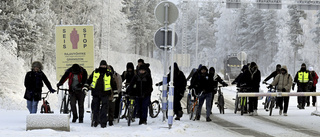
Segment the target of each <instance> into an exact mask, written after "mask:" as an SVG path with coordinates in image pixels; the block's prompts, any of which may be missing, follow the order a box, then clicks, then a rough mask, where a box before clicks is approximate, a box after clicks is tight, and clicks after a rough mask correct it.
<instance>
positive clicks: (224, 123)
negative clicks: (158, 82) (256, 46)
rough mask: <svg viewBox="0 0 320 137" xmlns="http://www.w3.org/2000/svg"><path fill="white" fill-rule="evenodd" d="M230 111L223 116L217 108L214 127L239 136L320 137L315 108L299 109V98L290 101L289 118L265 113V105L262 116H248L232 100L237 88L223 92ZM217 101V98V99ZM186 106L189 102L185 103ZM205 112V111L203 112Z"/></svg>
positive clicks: (230, 88)
mask: <svg viewBox="0 0 320 137" xmlns="http://www.w3.org/2000/svg"><path fill="white" fill-rule="evenodd" d="M222 91H223V92H224V96H225V101H226V106H225V107H226V108H227V109H226V110H225V114H219V112H218V108H217V107H216V106H213V107H214V108H213V115H211V119H212V120H213V121H212V122H211V123H214V124H216V125H218V126H221V127H223V129H225V130H226V131H228V132H231V133H234V132H235V133H237V134H238V135H239V136H259V137H261V136H265V137H267V136H297V137H298V136H320V132H319V131H318V130H317V129H318V127H319V126H320V123H319V122H318V120H319V117H317V116H311V112H313V111H314V110H315V107H306V109H305V110H299V109H298V108H297V107H296V105H297V103H295V102H296V97H290V103H289V110H288V115H289V116H287V117H285V116H280V115H279V109H275V110H274V111H273V115H272V116H269V112H266V111H265V110H263V105H261V104H262V102H263V100H259V103H258V114H259V115H258V116H248V115H247V114H244V115H243V116H241V115H240V114H239V113H237V114H234V112H233V110H234V101H233V100H232V98H234V97H235V95H236V92H235V91H236V89H235V87H227V88H223V90H222ZM215 99H216V97H215ZM183 104H184V105H185V104H186V98H184V100H183ZM202 110H205V108H203V109H202ZM201 118H202V119H205V112H204V111H203V112H202V117H201Z"/></svg>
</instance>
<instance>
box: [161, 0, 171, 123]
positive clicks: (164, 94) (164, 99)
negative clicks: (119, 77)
mask: <svg viewBox="0 0 320 137" xmlns="http://www.w3.org/2000/svg"><path fill="white" fill-rule="evenodd" d="M164 8H165V21H164V24H165V26H164V36H165V37H164V57H163V59H164V61H163V67H164V70H163V72H164V74H163V82H162V83H163V85H162V114H163V119H162V121H165V120H166V114H167V112H166V111H167V105H168V102H167V87H168V83H167V46H168V43H167V42H168V38H167V37H168V23H169V22H168V10H169V4H168V3H166V4H164Z"/></svg>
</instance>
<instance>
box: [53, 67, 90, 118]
mask: <svg viewBox="0 0 320 137" xmlns="http://www.w3.org/2000/svg"><path fill="white" fill-rule="evenodd" d="M87 78H88V73H87V71H86V69H84V68H83V67H81V66H80V65H78V64H73V65H72V66H71V67H70V68H69V69H67V71H66V72H65V73H64V75H63V76H62V77H61V79H60V81H59V83H58V84H57V87H58V88H59V86H61V85H63V83H64V82H65V81H66V80H68V85H69V93H70V95H71V96H70V106H71V111H72V117H73V118H72V123H74V122H76V121H77V119H78V113H77V105H76V103H77V101H78V107H79V123H83V113H84V98H85V91H82V88H83V85H84V84H85V83H86V81H87Z"/></svg>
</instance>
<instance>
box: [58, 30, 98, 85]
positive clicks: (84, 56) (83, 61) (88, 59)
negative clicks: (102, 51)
mask: <svg viewBox="0 0 320 137" xmlns="http://www.w3.org/2000/svg"><path fill="white" fill-rule="evenodd" d="M93 40H94V39H93V26H92V25H89V26H88V25H87V26H85V25H76V26H56V65H57V80H60V78H61V77H62V75H63V74H64V72H65V71H66V70H67V69H68V68H70V67H71V66H72V65H73V64H79V65H80V66H82V67H83V68H85V69H86V70H87V72H88V73H91V72H92V71H93V70H94V41H93ZM88 75H90V74H88Z"/></svg>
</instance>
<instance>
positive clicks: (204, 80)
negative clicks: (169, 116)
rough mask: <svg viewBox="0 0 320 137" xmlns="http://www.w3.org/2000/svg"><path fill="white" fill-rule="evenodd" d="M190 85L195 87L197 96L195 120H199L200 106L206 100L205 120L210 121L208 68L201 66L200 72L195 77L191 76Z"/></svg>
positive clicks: (210, 92)
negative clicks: (197, 104)
mask: <svg viewBox="0 0 320 137" xmlns="http://www.w3.org/2000/svg"><path fill="white" fill-rule="evenodd" d="M191 81H192V83H191V86H192V87H194V88H195V91H196V94H197V95H200V96H199V106H198V109H197V112H196V120H200V114H201V108H202V105H203V103H204V100H206V108H207V111H206V121H207V122H210V121H211V119H210V112H211V99H212V94H213V93H212V90H211V89H210V82H209V74H208V68H207V67H206V66H202V67H201V69H200V73H199V74H198V76H196V77H192V80H191Z"/></svg>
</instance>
